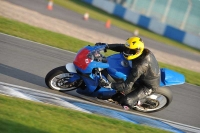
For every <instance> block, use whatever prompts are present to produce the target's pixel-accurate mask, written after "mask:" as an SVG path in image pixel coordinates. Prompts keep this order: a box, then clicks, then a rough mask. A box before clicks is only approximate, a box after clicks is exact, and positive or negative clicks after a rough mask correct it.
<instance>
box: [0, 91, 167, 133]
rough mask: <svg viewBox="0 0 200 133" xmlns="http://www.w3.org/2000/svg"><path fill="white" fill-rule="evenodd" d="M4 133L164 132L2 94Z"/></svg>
mask: <svg viewBox="0 0 200 133" xmlns="http://www.w3.org/2000/svg"><path fill="white" fill-rule="evenodd" d="M0 107H1V109H0V132H2V133H66V132H67V133H102V132H104V133H128V132H129V133H131V132H134V133H160V132H163V133H165V132H166V131H163V130H160V129H156V128H151V127H148V126H144V125H136V124H132V123H129V122H125V121H120V120H116V119H112V118H108V117H103V116H99V115H95V114H86V113H82V112H78V111H74V110H70V109H65V108H62V107H57V106H53V105H47V104H42V103H35V102H32V101H27V100H23V99H18V98H13V97H7V96H3V95H0Z"/></svg>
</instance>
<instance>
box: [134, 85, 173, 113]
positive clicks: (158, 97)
mask: <svg viewBox="0 0 200 133" xmlns="http://www.w3.org/2000/svg"><path fill="white" fill-rule="evenodd" d="M172 99H173V96H172V92H171V91H170V90H169V89H168V88H165V87H163V88H158V89H157V90H156V92H155V93H153V94H151V95H150V96H147V97H146V98H145V99H143V100H145V101H146V102H144V103H143V104H142V105H140V106H138V105H136V107H135V108H134V109H135V110H137V111H140V112H145V113H151V112H157V111H160V110H163V109H164V108H166V107H167V106H168V105H169V104H170V103H171V101H172Z"/></svg>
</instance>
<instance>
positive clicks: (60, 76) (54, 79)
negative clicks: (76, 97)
mask: <svg viewBox="0 0 200 133" xmlns="http://www.w3.org/2000/svg"><path fill="white" fill-rule="evenodd" d="M71 77H73V73H70V72H68V71H67V70H66V68H65V66H60V67H57V68H54V69H53V70H51V71H50V72H49V73H48V74H47V75H46V77H45V83H46V85H47V86H48V87H49V88H50V89H53V90H59V91H71V90H74V89H76V88H77V87H79V86H81V85H82V84H83V80H81V79H79V80H76V81H73V82H69V81H68V80H69V79H70V78H71Z"/></svg>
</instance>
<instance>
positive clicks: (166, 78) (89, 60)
mask: <svg viewBox="0 0 200 133" xmlns="http://www.w3.org/2000/svg"><path fill="white" fill-rule="evenodd" d="M106 51H107V50H106V47H105V45H100V46H96V45H95V46H90V45H88V46H85V47H83V48H82V49H80V50H79V51H78V53H77V54H76V57H75V59H74V61H73V63H67V64H66V65H65V66H60V67H57V68H54V69H53V70H51V71H50V72H48V74H47V75H46V77H45V83H46V85H47V86H48V87H49V88H50V89H53V90H58V91H71V90H74V89H76V92H77V93H79V94H82V95H86V96H91V97H96V98H99V99H103V100H110V99H112V97H113V96H116V95H118V94H119V92H117V91H116V90H114V89H112V88H105V87H101V86H99V81H100V80H104V81H106V82H108V83H116V82H122V81H125V80H126V77H127V75H128V74H129V72H130V70H131V67H130V66H129V61H127V60H126V59H125V58H124V56H123V54H122V53H116V54H113V55H110V56H107V57H106V56H105V55H104V54H105V52H106ZM160 72H161V80H160V87H159V88H158V89H157V90H156V92H154V93H152V94H151V95H149V96H147V97H145V98H144V99H140V100H139V101H138V102H140V101H142V102H141V103H142V104H141V105H135V107H134V108H133V109H134V110H137V111H140V112H147V113H148V112H156V111H159V110H162V109H164V108H166V107H167V106H168V105H169V104H170V103H171V101H172V97H173V96H172V92H171V91H170V90H169V89H168V88H167V86H172V85H180V84H183V83H185V77H184V75H182V74H180V73H178V72H175V71H173V70H170V69H167V68H161V69H160ZM136 82H137V81H136Z"/></svg>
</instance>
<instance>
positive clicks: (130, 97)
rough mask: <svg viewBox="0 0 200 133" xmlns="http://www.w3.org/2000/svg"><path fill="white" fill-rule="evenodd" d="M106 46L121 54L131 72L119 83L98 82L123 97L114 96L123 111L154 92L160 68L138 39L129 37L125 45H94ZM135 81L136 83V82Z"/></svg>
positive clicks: (157, 85)
mask: <svg viewBox="0 0 200 133" xmlns="http://www.w3.org/2000/svg"><path fill="white" fill-rule="evenodd" d="M96 45H106V48H107V49H110V50H113V51H116V52H123V56H124V58H125V59H126V60H127V61H128V62H129V65H130V67H131V72H130V74H129V75H128V76H127V79H126V80H125V81H124V82H121V83H111V84H108V83H107V82H105V81H103V80H100V83H99V85H100V86H103V87H111V88H113V89H115V90H117V91H119V92H121V93H122V94H123V95H122V96H120V97H117V96H114V97H113V99H115V100H117V101H118V103H119V104H121V105H122V106H123V107H124V108H125V109H129V108H134V106H135V105H137V104H138V105H140V104H141V103H138V102H137V101H138V100H139V99H142V98H145V97H146V96H148V95H150V94H151V93H152V92H154V91H156V89H157V88H158V87H159V83H160V68H159V65H158V62H157V60H156V58H155V56H154V54H153V53H152V52H151V51H150V50H149V49H147V48H144V42H143V40H142V39H141V38H140V37H130V38H128V39H127V40H126V43H125V44H106V43H96ZM136 81H137V82H136Z"/></svg>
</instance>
